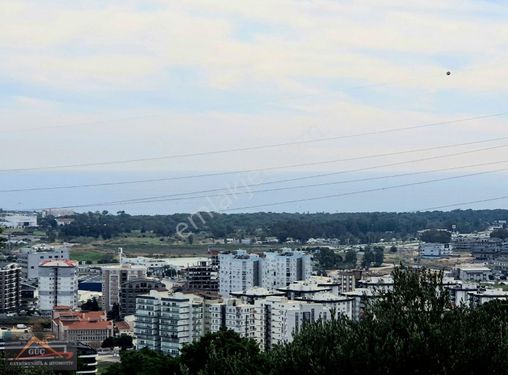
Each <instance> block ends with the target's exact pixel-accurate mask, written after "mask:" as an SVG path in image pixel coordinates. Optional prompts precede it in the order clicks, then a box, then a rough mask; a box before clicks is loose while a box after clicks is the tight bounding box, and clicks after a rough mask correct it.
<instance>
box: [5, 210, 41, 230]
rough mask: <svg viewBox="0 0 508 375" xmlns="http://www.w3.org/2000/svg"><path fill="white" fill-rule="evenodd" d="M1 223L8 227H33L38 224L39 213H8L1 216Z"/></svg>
mask: <svg viewBox="0 0 508 375" xmlns="http://www.w3.org/2000/svg"><path fill="white" fill-rule="evenodd" d="M0 225H2V226H4V227H7V228H16V229H22V228H33V227H36V226H37V214H26V213H7V214H5V215H2V216H0Z"/></svg>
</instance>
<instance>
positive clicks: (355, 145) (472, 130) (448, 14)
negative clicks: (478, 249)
mask: <svg viewBox="0 0 508 375" xmlns="http://www.w3.org/2000/svg"><path fill="white" fill-rule="evenodd" d="M507 21H508V4H506V3H505V2H502V1H487V0H475V1H463V0H461V1H459V0H448V1H428V0H427V1H424V0H413V1H403V0H364V1H361V2H358V1H346V0H343V1H332V0H326V1H325V0H323V1H319V0H292V1H285V0H270V1H260V0H253V1H251V0H243V1H240V2H234V1H225V0H210V1H208V0H187V1H151V0H143V1H130V0H123V1H115V0H110V1H107V2H104V1H93V0H91V1H87V2H69V1H57V0H54V1H45V0H37V1H35V0H34V1H23V0H20V1H17V0H0V139H1V141H2V143H1V144H2V146H1V148H0V150H1V153H0V156H1V157H0V207H1V208H4V209H35V208H47V207H64V206H81V207H79V208H77V210H81V211H82V210H88V209H91V210H95V209H109V210H111V211H117V210H119V209H124V210H125V211H127V212H132V213H171V212H194V211H196V210H199V209H207V208H208V209H213V208H214V207H215V205H214V204H211V203H210V199H214V198H220V199H222V200H225V201H226V203H224V207H223V208H224V209H225V210H227V212H239V211H259V210H263V211H288V212H294V211H299V212H307V211H309V212H315V211H331V212H336V211H376V210H386V211H406V210H417V209H424V208H431V207H436V206H441V205H450V204H456V203H464V204H462V205H461V204H458V205H457V206H454V207H453V208H468V207H471V208H482V207H486V208H504V207H505V206H506V204H507V201H506V200H496V201H489V202H483V203H474V204H473V203H471V204H469V203H467V202H473V201H477V200H484V199H488V198H492V197H498V196H502V195H503V194H506V193H505V192H506V191H507V188H508V178H507V177H508V175H507V174H506V171H505V170H503V168H508V157H507V156H506V155H507V153H506V150H507V149H508V146H507V147H503V146H504V145H505V144H507V145H508V139H505V140H502V139H501V140H493V141H490V142H486V143H481V144H475V145H474V146H473V145H471V144H467V143H471V142H478V141H483V140H491V139H497V138H502V137H508V131H507V126H508V115H504V113H505V112H508V107H507V105H506V97H507V94H508V69H507V68H506V67H507V66H508V22H507ZM447 72H450V74H449V75H447V74H446V73H447ZM428 124H434V125H433V126H422V127H418V126H420V125H428ZM406 128H407V129H406ZM389 129H399V130H397V131H391V132H386V131H387V130H389ZM317 139H321V141H319V142H308V141H309V140H317ZM281 143H282V144H284V145H280V144H281ZM275 144H278V146H273V145H275ZM263 145H272V146H273V147H265V148H260V146H263ZM454 145H455V146H454ZM459 145H462V146H459ZM435 146H446V147H443V148H442V149H439V150H428V151H417V150H421V149H428V148H432V147H435ZM448 146H449V147H448ZM451 146H454V147H451ZM489 147H490V149H486V148H489ZM245 148H248V149H249V150H238V149H245ZM479 148H483V150H480V151H475V152H472V153H466V151H468V150H469V151H470V150H473V149H479ZM217 150H223V151H226V152H221V153H216V152H215V151H217ZM415 150H416V151H415ZM460 152H462V154H460V155H455V156H449V157H440V158H433V157H436V156H439V155H442V154H451V153H456V154H458V153H460ZM389 153H393V154H395V155H389V156H379V155H380V154H389ZM397 153H398V154H397ZM182 154H186V155H184V156H182ZM196 154H199V155H196ZM175 155H180V156H179V157H174V156H175ZM376 155H378V156H376ZM366 156H367V157H366ZM147 158H148V159H156V160H144V161H140V162H128V163H115V164H109V163H108V162H111V161H124V160H133V159H147ZM419 158H420V159H426V160H424V161H420V162H418V161H412V162H411V160H417V159H419ZM338 159H340V160H342V161H339V162H334V163H321V162H323V161H329V160H338ZM343 159H347V160H343ZM351 159H354V160H351ZM504 160H506V161H507V163H505V164H503V163H502V162H503V161H504ZM402 162H407V163H402ZM494 162H496V164H493V163H494ZM97 163H103V164H104V165H90V164H97ZM76 164H87V166H76ZM301 164H313V165H307V166H301ZM69 165H71V167H69ZM293 165H300V166H299V167H291V168H283V167H285V166H293ZM60 166H68V167H65V168H59V167H60ZM48 167H52V168H48ZM54 167H58V168H54ZM274 167H276V168H278V169H275V170H270V171H264V172H263V173H262V176H256V182H255V183H254V182H252V181H250V180H249V179H248V177H249V176H248V175H245V174H237V175H233V174H229V175H227V176H214V177H199V178H183V179H182V178H181V177H186V176H195V175H203V174H212V173H222V172H231V171H245V170H252V169H268V168H274ZM367 168H370V169H368V170H365V171H363V172H361V173H358V172H348V174H347V176H344V175H342V174H340V173H338V172H340V171H346V170H357V169H367ZM444 169H446V170H445V171H443V170H444ZM433 171H434V172H433ZM414 172H425V173H423V174H421V175H416V176H414V175H411V176H407V175H406V176H401V177H395V178H394V177H390V176H393V175H394V174H407V173H414ZM479 172H481V173H483V172H485V174H480V175H474V176H465V177H463V178H462V177H460V176H461V175H465V174H474V173H479ZM325 173H335V174H333V175H330V176H325V177H319V176H317V175H319V174H325ZM312 176H315V177H312ZM383 176H385V177H386V178H383ZM175 177H179V178H181V179H175ZM250 177H252V176H250ZM302 177H305V178H306V179H305V180H304V181H298V182H285V183H282V182H280V183H277V181H279V180H286V179H294V178H297V179H299V178H302ZM451 177H454V178H453V179H451ZM455 177H457V178H455ZM160 178H171V179H168V180H166V181H158V182H143V183H136V184H127V185H111V186H101V187H97V186H91V187H80V188H72V189H57V190H43V191H41V190H32V191H27V190H26V189H33V188H40V187H55V186H67V185H76V184H77V185H80V184H88V185H90V184H91V185H93V184H96V183H109V182H120V181H133V180H144V179H160ZM442 178H446V179H445V180H443V181H435V182H425V183H423V184H418V185H409V186H408V187H399V188H394V189H387V190H386V191H384V190H376V189H381V188H383V187H387V186H391V185H404V184H413V183H417V182H421V181H428V180H436V179H442ZM351 179H353V180H354V179H356V180H360V179H365V181H357V182H354V183H351V182H344V180H351ZM246 181H247V182H246ZM267 182H273V184H271V185H269V186H264V185H256V184H260V183H261V184H263V183H267ZM303 183H306V184H313V183H314V184H328V185H322V186H319V187H308V188H298V189H288V190H280V191H277V192H273V191H272V192H263V193H249V194H244V195H243V196H242V197H240V198H239V197H236V196H232V193H231V192H229V193H228V192H223V193H224V196H223V197H208V199H207V197H206V195H207V193H200V194H199V195H200V196H201V195H202V196H203V197H202V198H199V199H189V200H185V199H180V200H178V201H175V200H172V201H158V202H151V203H149V202H145V203H136V204H132V203H128V204H127V203H125V204H122V203H119V204H114V205H113V204H110V205H108V204H105V205H96V204H95V203H103V202H104V203H107V202H112V201H118V200H131V199H137V198H143V197H151V196H162V195H172V194H184V193H189V192H197V191H205V190H213V189H220V188H225V189H228V188H229V187H230V186H234V185H239V184H243V185H248V186H247V187H245V186H244V189H247V188H250V189H248V190H249V191H254V190H256V189H258V186H259V188H261V187H263V188H265V189H266V188H268V187H294V185H301V184H303ZM251 185H252V186H251ZM23 189H25V190H23ZM371 189H374V190H376V191H372V192H370V193H369V192H365V193H359V192H360V191H362V190H371ZM6 190H17V191H6ZM19 190H23V191H19ZM350 193H354V194H350ZM215 194H216V193H215ZM340 194H344V196H341V197H338V196H333V197H329V198H323V199H316V200H308V201H302V202H294V203H291V202H289V203H284V204H282V203H281V202H284V201H298V200H302V199H309V198H313V197H320V196H331V195H340ZM186 195H187V196H188V195H189V194H186ZM186 195H183V196H186ZM272 203H278V204H277V205H275V204H274V205H271V204H272ZM87 205H88V206H87ZM253 206H262V207H253ZM242 207H243V208H242ZM249 207H252V208H249ZM236 208H239V209H236Z"/></svg>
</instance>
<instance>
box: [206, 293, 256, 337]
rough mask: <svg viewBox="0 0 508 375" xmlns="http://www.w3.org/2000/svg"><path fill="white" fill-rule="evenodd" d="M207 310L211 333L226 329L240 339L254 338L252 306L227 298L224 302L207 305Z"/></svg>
mask: <svg viewBox="0 0 508 375" xmlns="http://www.w3.org/2000/svg"><path fill="white" fill-rule="evenodd" d="M207 309H208V311H207V313H208V314H209V316H210V320H209V330H210V331H211V332H217V331H218V330H220V329H221V328H227V329H230V330H232V331H235V332H236V333H238V334H239V335H240V336H241V337H246V338H255V332H256V331H255V325H254V310H255V307H254V305H252V304H249V303H244V302H242V300H240V299H237V298H228V299H227V300H225V301H222V302H214V303H211V304H209V305H207Z"/></svg>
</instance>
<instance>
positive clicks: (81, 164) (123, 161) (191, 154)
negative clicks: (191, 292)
mask: <svg viewBox="0 0 508 375" xmlns="http://www.w3.org/2000/svg"><path fill="white" fill-rule="evenodd" d="M506 115H508V112H501V113H495V114H489V115H481V116H473V117H466V118H461V119H455V120H447V121H439V122H432V123H427V124H421V125H415V126H409V127H402V128H391V129H384V130H374V131H369V132H363V133H356V134H349V135H340V136H335V137H324V138H315V139H308V140H300V141H291V142H283V143H273V144H266V145H259V146H249V147H239V148H230V149H223V150H214V151H203V152H196V153H185V154H174V155H165V156H157V157H149V158H138V159H126V160H115V161H105V162H91V163H77V164H63V165H49V166H41V167H27V168H11V169H0V173H6V172H28V171H38V170H50V169H65V168H82V167H97V166H105V165H118V164H129V163H140V162H146V161H156V160H168V159H180V158H188V157H196V156H208V155H217V154H225V153H231V152H242V151H255V150H263V149H269V148H277V147H285V146H293V145H301V144H311V143H319V142H327V141H334V140H339V139H350V138H357V137H365V136H371V135H379V134H389V133H395V132H402V131H409V130H415V129H422V128H429V127H435V126H440V125H451V124H457V123H461V122H468V121H475V120H481V119H488V118H496V117H502V116H506Z"/></svg>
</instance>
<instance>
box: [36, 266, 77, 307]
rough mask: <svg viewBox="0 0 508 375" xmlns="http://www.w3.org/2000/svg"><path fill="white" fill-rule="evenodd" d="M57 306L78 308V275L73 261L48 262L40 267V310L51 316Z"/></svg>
mask: <svg viewBox="0 0 508 375" xmlns="http://www.w3.org/2000/svg"><path fill="white" fill-rule="evenodd" d="M55 306H69V307H70V308H76V307H77V306H78V273H77V267H76V263H75V262H73V261H72V260H47V261H44V262H43V263H42V264H41V265H40V266H39V310H40V311H41V313H43V314H49V313H51V312H52V310H53V308H54V307H55Z"/></svg>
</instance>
